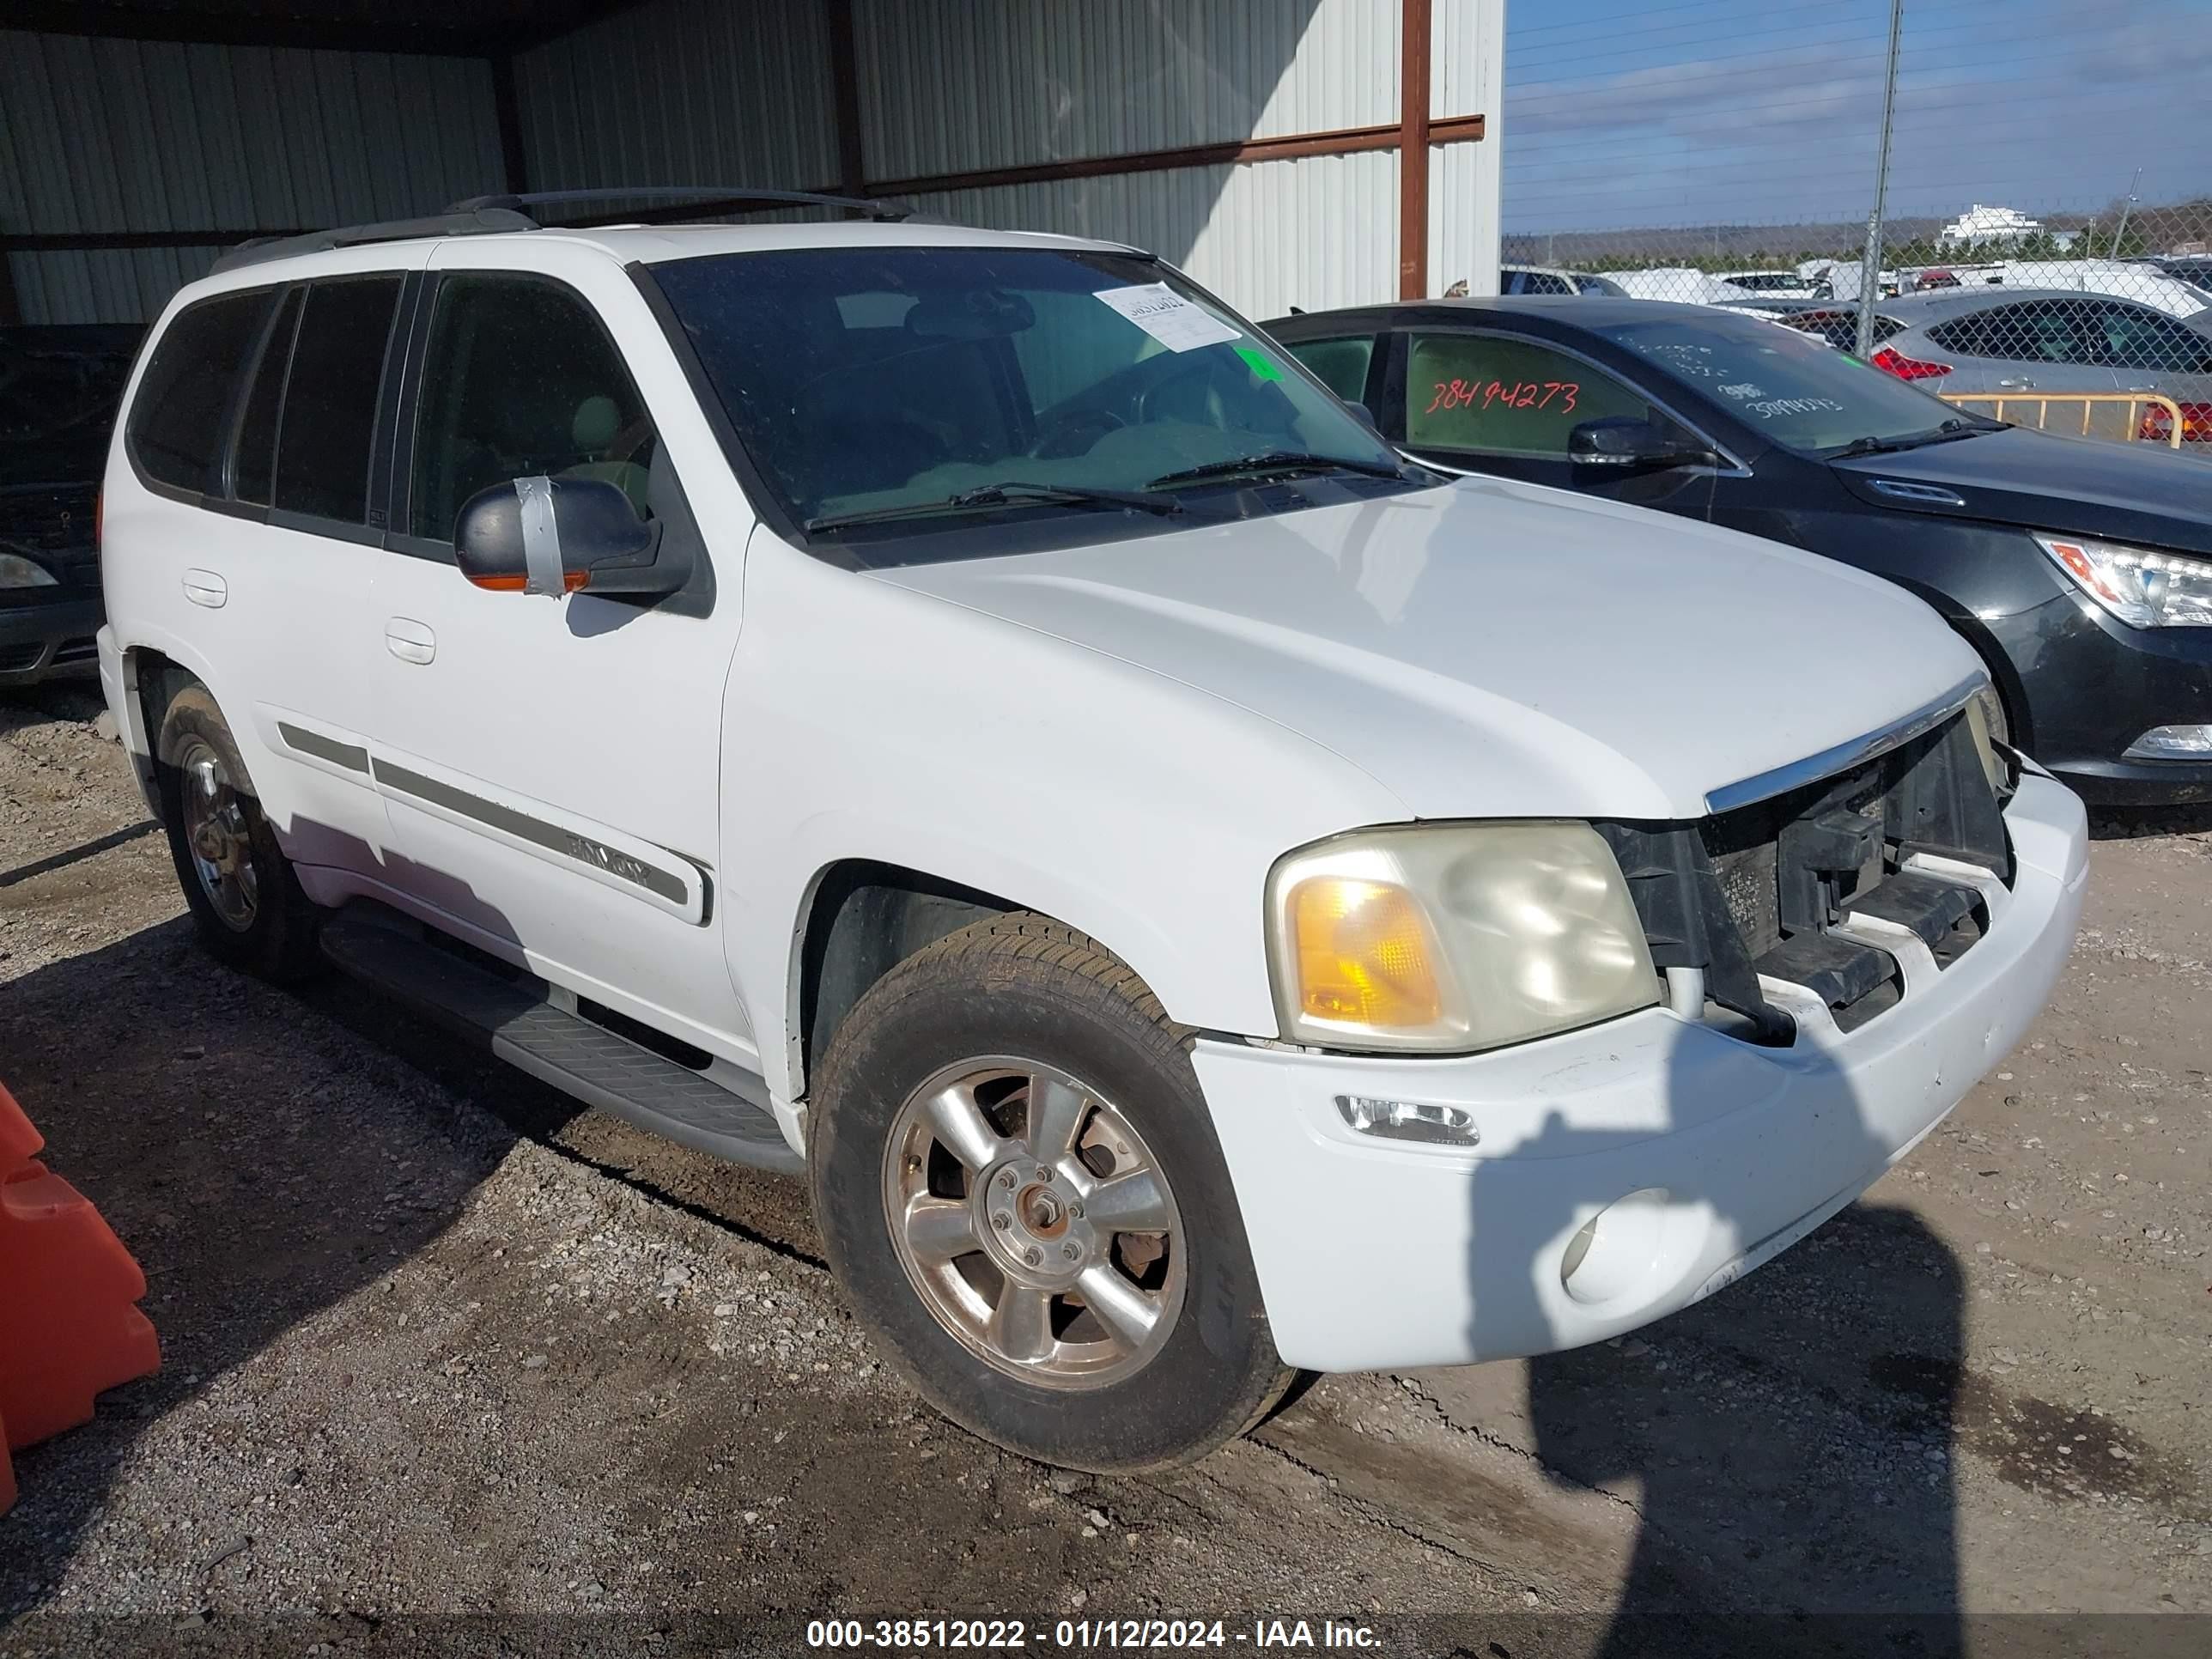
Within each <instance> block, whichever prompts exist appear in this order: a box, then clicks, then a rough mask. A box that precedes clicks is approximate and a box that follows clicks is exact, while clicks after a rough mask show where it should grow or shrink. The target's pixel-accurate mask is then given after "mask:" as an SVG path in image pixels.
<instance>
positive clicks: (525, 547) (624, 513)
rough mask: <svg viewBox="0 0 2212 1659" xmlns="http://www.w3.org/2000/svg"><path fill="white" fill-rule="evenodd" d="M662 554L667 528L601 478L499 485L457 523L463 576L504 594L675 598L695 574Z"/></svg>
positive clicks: (472, 500)
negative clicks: (666, 564)
mask: <svg viewBox="0 0 2212 1659" xmlns="http://www.w3.org/2000/svg"><path fill="white" fill-rule="evenodd" d="M659 553H660V526H659V525H658V524H656V523H651V522H648V521H647V520H643V519H641V518H639V517H638V515H637V511H636V509H635V507H631V505H630V502H629V496H627V495H623V492H622V491H621V490H620V489H617V488H616V487H615V486H614V485H613V484H611V483H607V482H606V481H605V479H601V478H548V477H543V476H540V477H529V478H517V479H515V480H513V482H512V483H503V484H494V485H493V486H492V487H491V488H490V489H485V490H480V491H478V492H477V494H476V495H471V496H470V497H469V499H468V500H467V501H466V502H465V503H464V504H463V505H462V507H461V510H460V513H459V517H458V518H456V519H455V520H454V522H453V555H454V562H456V563H457V564H459V566H460V568H461V574H463V575H464V576H466V577H467V578H468V579H469V580H471V581H472V582H474V583H475V584H476V585H477V586H478V587H484V588H489V589H490V590H491V591H493V592H497V593H544V594H549V595H550V596H552V597H553V598H556V599H558V598H559V597H560V596H561V595H562V594H563V593H574V592H590V593H623V594H632V595H635V594H647V595H656V596H657V595H663V594H668V593H673V592H676V590H677V589H678V588H679V587H681V586H684V580H685V578H686V577H687V576H688V575H689V574H690V573H689V572H687V571H682V570H674V569H668V568H663V567H662V565H661V564H660V562H659Z"/></svg>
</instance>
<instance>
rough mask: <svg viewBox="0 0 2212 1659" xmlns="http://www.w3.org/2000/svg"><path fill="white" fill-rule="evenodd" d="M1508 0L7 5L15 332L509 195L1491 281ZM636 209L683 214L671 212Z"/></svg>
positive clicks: (1221, 279) (3, 59) (1209, 263)
mask: <svg viewBox="0 0 2212 1659" xmlns="http://www.w3.org/2000/svg"><path fill="white" fill-rule="evenodd" d="M8 23H9V27H7V28H5V29H0V322H9V321H27V322H94V321H135V320H138V319H143V318H145V317H149V316H150V315H151V314H152V313H154V312H155V310H157V309H158V308H159V307H160V306H161V303H162V302H163V301H164V300H166V298H167V295H168V294H169V293H170V292H172V291H173V289H175V287H176V286H177V285H178V284H179V283H182V282H184V281H187V280H189V279H190V278H191V277H192V276H197V275H198V274H199V273H200V272H201V271H203V270H205V269H206V267H207V265H208V264H210V263H211V262H212V260H213V259H214V258H216V255H217V254H218V253H219V252H221V251H222V249H223V248H224V247H226V246H231V245H234V244H235V243H237V242H239V241H241V240H246V239H247V238H249V237H255V236H267V235H271V234H285V233H289V232H296V231H301V230H306V229H313V228H319V227H322V226H325V225H330V224H334V223H343V222H359V221H364V220H374V219H386V218H395V217H405V216H412V215H416V214H421V213H425V212H430V211H435V210H436V209H438V208H439V207H441V206H442V205H443V204H446V203H447V202H449V201H452V200H453V199H456V198H458V197H465V196H472V195H479V194H483V193H486V192H490V191H501V190H506V191H526V190H549V189H570V188H580V187H588V186H607V185H729V186H735V187H758V188H799V189H813V190H828V191H837V192H840V193H842V194H846V195H854V196H896V197H902V198H905V199H908V200H910V201H914V202H915V203H916V204H918V205H921V206H922V207H924V208H926V209H927V210H931V211H933V212H937V213H940V214H944V215H946V216H951V217H956V218H959V219H963V220H965V221H968V222H975V223H983V224H994V225H1006V226H1017V227H1025V228H1041V229H1054V230H1066V231H1073V232H1079V233H1082V234H1092V235H1101V236H1106V237H1111V238H1115V239H1118V240H1128V241H1133V242H1136V243H1139V244H1141V245H1143V246H1148V247H1151V248H1153V249H1155V250H1156V251H1158V252H1161V253H1163V254H1164V255H1165V256H1166V257H1168V258H1171V259H1174V260H1176V262H1177V263H1178V264H1182V265H1184V266H1186V267H1187V268H1188V269H1189V270H1191V271H1192V272H1193V274H1194V275H1195V276H1197V277H1198V278H1199V279H1200V281H1202V282H1204V283H1206V284H1207V285H1208V286H1210V287H1212V288H1213V289H1216V290H1217V291H1218V292H1220V293H1222V294H1223V295H1225V297H1226V298H1228V299H1229V300H1231V301H1232V303H1235V304H1237V305H1238V306H1239V307H1243V309H1245V310H1246V311H1247V312H1249V313H1252V314H1255V315H1267V314H1271V313H1274V312H1279V311H1280V310H1283V309H1285V308H1287V307H1289V306H1290V305H1291V304H1298V305H1302V306H1305V307H1309V308H1311V307H1320V306H1326V305H1334V304H1340V303H1347V302H1352V301H1361V300H1374V299H1380V298H1385V297H1389V295H1392V294H1400V295H1408V296H1411V295H1423V294H1427V293H1431V292H1433V291H1436V290H1437V289H1442V288H1443V286H1445V285H1446V284H1447V283H1449V282H1452V281H1454V280H1465V281H1467V282H1468V283H1469V285H1470V287H1471V288H1472V289H1474V291H1475V292H1478V293H1480V292H1484V291H1486V290H1487V289H1491V288H1492V287H1493V286H1494V284H1495V282H1496V269H1497V236H1498V158H1497V152H1498V144H1497V138H1498V131H1497V125H1496V122H1497V112H1498V100H1499V96H1500V92H1501V87H1502V70H1501V55H1502V48H1503V33H1504V0H1254V3H1249V4H1248V3H1237V0H1087V3H1077V0H763V3H753V4H738V3H720V0H562V3H556V4H550V5H547V4H539V5H532V4H529V3H526V0H173V3H167V4H164V3H161V0H137V3H112V0H81V3H67V4H64V3H56V0H18V3H17V4H16V5H15V7H14V8H13V9H11V11H10V14H9V18H8ZM639 216H641V217H648V216H661V217H668V216H675V215H674V214H673V213H671V211H670V210H667V209H665V208H661V209H659V210H655V211H651V212H641V214H640V215H639Z"/></svg>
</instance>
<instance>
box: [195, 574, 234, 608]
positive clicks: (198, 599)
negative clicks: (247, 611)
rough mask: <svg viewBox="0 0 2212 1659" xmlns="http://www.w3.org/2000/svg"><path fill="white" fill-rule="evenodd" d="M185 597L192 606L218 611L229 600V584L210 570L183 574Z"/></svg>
mask: <svg viewBox="0 0 2212 1659" xmlns="http://www.w3.org/2000/svg"><path fill="white" fill-rule="evenodd" d="M185 598H186V599H190V600H191V602H192V603H193V604H194V605H205V606H206V607H207V608H208V609H209V610H210V611H220V610H222V607H223V606H224V605H225V604H226V603H228V600H229V599H230V584H229V583H228V582H226V581H225V580H223V579H222V577H220V576H218V575H216V574H215V572H214V571H212V570H187V571H186V572H185Z"/></svg>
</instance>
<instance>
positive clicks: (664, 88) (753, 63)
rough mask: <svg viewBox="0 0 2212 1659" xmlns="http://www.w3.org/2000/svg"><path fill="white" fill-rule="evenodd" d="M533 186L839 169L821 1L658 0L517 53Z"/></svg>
mask: <svg viewBox="0 0 2212 1659" xmlns="http://www.w3.org/2000/svg"><path fill="white" fill-rule="evenodd" d="M515 91H516V96H517V99H518V100H519V101H520V104H521V106H522V110H521V113H522V126H523V154H524V158H525V164H526V167H527V168H528V171H529V174H530V185H531V187H532V189H533V190H580V189H586V188H590V187H592V186H605V185H752V186H755V187H757V188H760V189H763V190H766V189H782V190H821V189H823V188H825V187H834V185H835V182H836V177H837V138H836V105H835V100H834V98H833V95H832V93H831V88H830V76H829V37H828V30H827V27H826V25H825V23H824V21H823V9H822V8H821V7H820V6H819V5H816V4H811V3H808V4H787V5H777V6H773V7H759V6H733V5H727V4H724V3H721V0H660V3H659V4H656V5H650V6H640V7H635V8H633V9H629V10H625V11H621V12H618V13H617V14H616V15H614V16H612V17H611V18H608V19H607V20H606V21H604V22H600V23H595V24H592V25H591V26H590V27H586V28H581V29H578V30H576V31H574V33H569V34H566V35H563V36H562V37H561V38H560V39H559V40H555V41H552V42H551V43H550V44H549V45H546V46H540V47H537V48H535V49H533V50H532V51H530V52H524V53H521V54H520V55H519V56H518V57H517V58H516V59H515Z"/></svg>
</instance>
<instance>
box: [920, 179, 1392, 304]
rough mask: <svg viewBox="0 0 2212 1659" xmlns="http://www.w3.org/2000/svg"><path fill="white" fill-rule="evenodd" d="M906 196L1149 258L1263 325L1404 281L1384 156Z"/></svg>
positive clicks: (963, 217)
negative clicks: (1129, 247)
mask: <svg viewBox="0 0 2212 1659" xmlns="http://www.w3.org/2000/svg"><path fill="white" fill-rule="evenodd" d="M908 199H910V200H912V201H913V202H914V204H915V205H916V206H917V207H920V208H922V209H924V210H927V211H928V212H931V213H941V214H943V215H945V216H946V217H948V218H953V219H957V220H960V221H961V222H963V223H966V224H971V225H1012V226H1018V227H1020V228H1024V229H1026V230H1051V231H1060V232H1062V233H1065V234H1069V235H1077V236H1097V237H1102V238H1103V239H1105V240H1109V241H1120V242H1128V243H1132V244H1133V245H1134V246H1138V247H1142V248H1147V249H1150V250H1151V251H1152V252H1156V253H1159V254H1161V255H1163V256H1164V257H1165V258H1170V259H1171V260H1173V261H1174V262H1175V263H1176V264H1178V265H1180V266H1182V268H1183V269H1184V270H1188V272H1189V273H1190V274H1191V275H1192V276H1194V277H1195V278H1196V279H1197V280H1198V281H1199V283H1200V284H1201V285H1203V286H1204V287H1206V288H1208V289H1212V291H1213V292H1214V293H1216V294H1218V295H1220V296H1221V297H1222V298H1223V299H1225V300H1226V301H1228V302H1229V303H1230V304H1231V306H1233V307H1236V308H1237V310H1239V311H1241V312H1243V313H1244V314H1245V315H1247V316H1249V317H1253V318H1256V319H1266V318H1269V317H1279V316H1281V315H1282V314H1283V313H1285V312H1286V311H1287V310H1289V309H1290V307H1292V306H1294V305H1296V306H1299V307H1304V309H1306V310H1308V311H1318V310H1320V309H1322V307H1326V306H1332V305H1344V304H1349V303H1352V302H1353V301H1357V300H1360V299H1376V298H1383V297H1387V296H1389V295H1390V294H1392V293H1394V292H1395V287H1394V285H1395V282H1396V280H1397V278H1396V271H1397V267H1398V163H1397V158H1396V157H1395V155H1391V154H1389V152H1387V151H1377V152H1374V153H1371V154H1368V155H1320V156H1311V157H1308V158H1305V159H1303V160H1299V161H1259V162H1253V163H1249V164H1247V165H1243V166H1239V167H1182V168H1177V169H1176V170H1175V171H1173V172H1169V173H1125V174H1122V175H1120V176H1118V177H1114V178H1108V179H1068V180H1066V181H1064V182H1060V183H1054V184H1033V185H1000V186H996V187H994V188H992V189H988V190H963V191H942V192H937V193H932V194H928V195H921V196H915V197H910V198H908Z"/></svg>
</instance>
